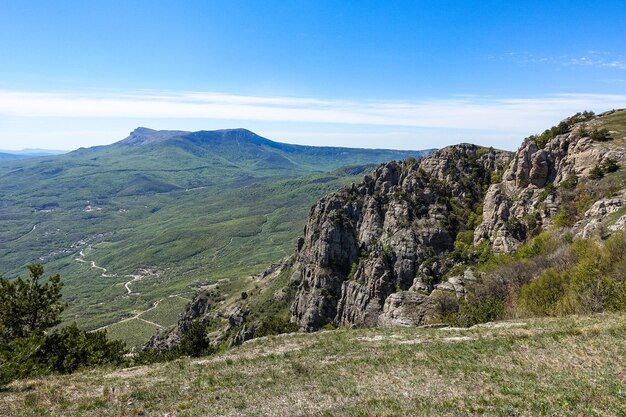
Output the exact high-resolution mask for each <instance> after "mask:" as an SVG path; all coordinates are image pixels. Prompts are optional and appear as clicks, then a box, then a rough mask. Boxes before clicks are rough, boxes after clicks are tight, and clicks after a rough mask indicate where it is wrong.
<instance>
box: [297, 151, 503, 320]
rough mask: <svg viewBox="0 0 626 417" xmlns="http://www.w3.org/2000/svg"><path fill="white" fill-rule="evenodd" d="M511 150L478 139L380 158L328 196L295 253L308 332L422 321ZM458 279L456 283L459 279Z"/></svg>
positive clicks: (299, 301) (299, 315) (428, 314)
mask: <svg viewBox="0 0 626 417" xmlns="http://www.w3.org/2000/svg"><path fill="white" fill-rule="evenodd" d="M509 158H510V153H508V152H504V151H497V150H494V149H487V148H481V147H478V146H475V145H468V144H461V145H457V146H451V147H448V148H444V149H442V150H441V151H439V152H437V153H435V154H434V155H432V156H430V157H428V158H425V159H423V160H421V161H419V162H418V161H415V160H408V161H405V162H391V163H388V164H385V165H382V166H380V167H379V168H378V169H377V170H376V171H375V173H374V174H373V176H371V177H370V176H367V177H365V179H364V180H363V182H362V183H361V184H359V185H354V184H353V185H352V187H347V188H344V189H342V190H340V191H338V192H336V193H333V194H331V195H329V196H327V197H326V198H323V199H321V200H320V201H319V202H318V203H317V204H316V205H315V206H314V207H313V208H312V209H311V212H310V215H309V220H308V222H307V225H306V227H305V233H304V238H303V240H302V241H301V242H300V243H299V245H298V246H299V248H298V252H297V253H296V264H295V267H294V269H295V272H294V274H293V277H292V282H293V283H294V284H296V285H298V290H297V293H296V300H295V302H294V304H293V307H292V313H293V319H294V320H295V321H296V322H297V323H299V324H300V325H301V327H302V328H303V329H304V330H306V331H313V330H317V329H319V328H321V327H322V326H324V325H325V324H327V323H331V324H334V325H349V326H376V325H400V324H401V325H408V324H421V323H424V322H425V321H426V320H427V319H428V318H432V311H433V309H432V306H433V299H432V298H429V297H428V293H429V292H430V291H431V290H433V289H434V285H435V284H437V283H439V282H440V280H441V278H442V277H443V275H444V274H445V273H446V272H447V271H448V270H449V268H450V267H451V266H452V264H451V263H450V260H449V259H447V258H446V255H447V254H449V253H450V252H451V251H452V250H453V249H454V248H453V244H454V241H455V239H456V235H457V233H458V232H459V231H460V230H462V229H463V228H465V223H466V222H467V220H468V219H467V218H466V217H467V216H468V215H470V214H471V213H473V212H474V210H475V209H476V207H477V205H479V204H480V203H481V202H482V199H483V195H484V192H485V190H486V189H487V186H488V185H489V183H490V181H491V174H492V172H498V171H499V170H502V169H503V167H504V166H505V165H506V163H507V162H508V160H509ZM450 285H454V284H453V283H451V284H450Z"/></svg>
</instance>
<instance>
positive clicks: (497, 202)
mask: <svg viewBox="0 0 626 417" xmlns="http://www.w3.org/2000/svg"><path fill="white" fill-rule="evenodd" d="M601 116H602V115H600V117H601ZM594 122H595V121H594V120H592V121H590V122H589V123H582V122H579V123H573V121H572V120H570V119H566V120H565V121H563V122H562V123H570V125H571V127H570V129H569V131H568V132H567V133H563V134H560V135H556V136H555V137H554V138H552V139H550V140H549V141H547V143H545V146H543V148H540V147H539V146H538V144H537V141H536V140H534V139H533V138H529V139H527V140H526V142H525V143H524V144H523V145H522V147H521V148H520V149H519V150H518V151H517V152H516V154H515V156H514V157H513V159H512V160H511V163H510V165H509V167H508V168H507V169H506V171H505V172H504V175H503V177H502V182H500V183H495V184H492V185H491V186H490V187H489V190H488V191H487V194H486V196H485V201H484V209H483V221H482V223H481V224H480V225H479V226H478V228H477V229H476V232H475V233H474V243H475V244H479V243H481V242H483V241H485V240H487V241H489V242H490V243H491V244H492V245H493V251H494V252H496V253H510V252H513V251H515V250H516V249H517V248H519V246H521V244H522V243H523V242H524V241H525V239H526V238H527V237H528V232H529V231H531V229H539V230H545V229H547V228H549V227H550V226H552V224H553V218H554V216H555V215H556V214H557V213H558V212H559V211H560V210H562V209H564V208H565V209H571V207H567V206H568V205H571V204H572V201H566V200H565V199H563V198H562V196H560V195H559V193H557V192H556V190H557V188H559V187H561V189H563V188H567V187H572V185H573V186H575V185H576V182H577V181H578V180H579V179H581V178H583V179H586V178H589V175H590V173H591V171H592V170H593V169H594V168H596V167H598V166H602V164H604V163H605V162H606V161H624V160H626V149H624V148H623V147H620V146H614V145H610V146H609V145H608V144H606V143H603V142H597V141H593V140H592V139H591V138H590V137H588V136H587V135H586V134H585V132H586V130H588V129H589V128H590V126H593V125H594ZM602 204H609V205H611V204H613V202H610V201H609V202H606V203H602ZM598 209H600V208H598ZM586 217H587V218H588V219H591V217H593V215H591V216H586ZM596 219H597V216H596ZM588 223H589V222H584V224H582V225H581V227H584V226H586V225H587V224H588ZM589 228H593V224H591V225H590V226H588V229H589Z"/></svg>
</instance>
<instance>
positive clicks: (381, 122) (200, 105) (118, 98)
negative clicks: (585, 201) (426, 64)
mask: <svg viewBox="0 0 626 417" xmlns="http://www.w3.org/2000/svg"><path fill="white" fill-rule="evenodd" d="M621 107H626V95H597V94H559V95H551V96H545V97H534V98H493V97H480V96H461V97H452V98H448V99H432V100H416V101H401V100H360V101H357V100H323V99H317V98H306V97H263V96H245V95H233V94H225V93H216V92H187V91H185V92H167V91H145V90H140V91H134V92H130V93H129V92H125V93H116V92H110V91H105V92H102V91H98V92H89V93H86V92H83V93H76V92H55V93H50V92H25V91H9V90H4V91H3V90H0V118H2V119H3V120H5V121H7V120H9V121H13V122H14V124H16V125H22V126H23V125H24V124H25V123H18V122H16V121H19V120H26V119H28V120H36V121H37V123H36V125H41V126H44V125H45V124H46V122H45V121H46V120H48V121H50V120H64V121H69V123H67V122H64V125H65V127H64V128H63V129H58V130H57V132H56V133H55V131H54V128H53V129H50V128H46V129H44V128H42V129H41V130H40V131H37V130H30V137H35V136H37V135H40V136H41V137H49V138H54V137H58V136H60V135H66V136H67V137H68V138H71V137H76V138H78V137H80V136H81V133H76V132H74V133H72V128H71V126H72V125H73V124H76V125H77V127H76V129H75V130H76V131H80V132H85V131H91V132H92V135H90V136H91V137H92V138H94V137H104V135H105V134H106V133H107V132H109V133H110V134H111V136H109V138H110V140H108V143H110V142H112V141H113V140H117V139H120V137H117V136H114V135H113V132H115V133H116V134H117V133H118V132H119V131H120V130H122V131H123V130H124V129H122V127H121V126H124V128H126V129H128V130H130V129H132V127H135V126H136V124H137V123H139V124H141V125H144V126H148V127H150V126H155V127H157V126H158V127H161V128H169V129H192V128H197V126H198V125H199V124H201V125H202V126H207V127H206V128H209V127H213V126H214V125H215V124H216V123H217V122H220V123H222V125H221V126H220V127H228V126H224V123H225V121H230V123H228V124H230V125H231V126H232V122H233V121H236V122H237V123H236V124H237V125H239V126H243V127H249V128H251V129H252V128H254V127H255V126H257V127H258V126H261V130H262V132H269V133H274V132H281V133H286V132H289V134H293V136H292V137H290V138H275V137H272V136H269V137H270V138H275V139H283V140H285V139H286V140H290V141H292V142H298V143H309V144H316V142H315V140H314V139H313V138H314V137H319V138H320V139H321V138H323V137H326V138H330V137H333V138H337V139H339V138H342V137H343V138H345V139H346V142H339V143H336V144H337V145H341V146H351V144H352V142H350V141H349V140H348V138H354V137H357V136H358V135H361V136H362V137H368V135H366V133H367V132H368V130H369V131H371V132H370V134H369V136H371V135H377V134H379V135H380V137H381V138H384V139H383V141H381V143H380V144H379V145H378V146H387V147H406V146H407V144H406V143H407V138H409V137H412V138H414V140H413V141H411V142H412V143H411V145H408V146H411V147H413V148H415V147H432V146H439V145H440V144H441V142H442V141H443V133H445V134H448V135H450V136H451V137H453V138H454V140H453V141H451V142H455V141H458V139H459V138H464V139H465V140H467V141H476V142H481V141H483V143H484V141H485V140H489V141H491V139H493V138H494V137H496V136H500V137H502V138H506V140H507V141H510V140H511V139H510V138H516V139H515V143H512V144H510V145H508V146H503V147H507V148H515V147H516V146H517V145H518V143H519V141H521V139H522V138H523V137H524V136H527V135H528V134H531V133H536V132H538V131H541V130H543V129H545V128H546V127H549V126H551V125H553V124H555V123H556V122H558V121H559V120H560V119H562V118H564V117H566V116H568V115H571V114H573V113H576V112H578V111H581V110H593V111H596V112H600V111H604V110H610V109H612V108H621ZM124 120H126V121H127V123H124ZM72 121H75V122H72ZM104 122H106V123H104ZM109 122H110V123H109ZM107 123H108V124H110V125H111V126H115V128H111V129H109V130H108V131H107V129H106V127H103V126H105V125H106V124H107ZM129 123H133V124H134V125H129ZM167 123H171V125H167ZM163 125H165V126H163ZM287 125H289V126H291V127H286V126H287ZM67 126H70V128H69V129H68V128H67ZM96 126H98V127H97V128H96ZM191 126H192V127H191ZM294 126H295V128H294ZM368 126H369V128H368ZM399 129H401V130H402V133H401V134H398V135H397V138H398V140H397V141H396V142H395V143H394V142H393V141H392V140H391V139H390V138H392V137H393V134H394V132H397V131H398V130H399ZM96 131H97V132H99V133H97V132H96ZM15 132H17V133H18V135H19V134H21V133H20V132H19V131H18V130H17V128H16V129H15ZM60 132H62V133H60ZM9 136H10V135H9V134H8V133H7V132H2V131H0V140H2V141H5V140H7V139H3V138H9ZM26 136H27V135H26ZM85 136H87V135H83V137H85ZM23 137H25V136H23ZM434 138H437V140H436V142H437V143H427V141H428V140H429V139H434ZM490 138H491V139H490ZM309 139H311V140H309ZM25 140H26V139H25ZM68 140H69V139H68ZM77 140H78V139H77ZM415 140H419V141H420V144H419V145H416V144H415ZM496 142H497V141H496ZM68 143H70V142H68ZM72 143H76V146H83V145H84V144H83V143H78V142H72ZM100 143H102V142H101V141H100ZM89 144H93V143H89ZM496 144H500V145H501V146H502V145H503V144H502V143H496ZM26 146H27V144H26ZM69 146H72V145H69ZM352 146H357V145H356V144H355V145H352Z"/></svg>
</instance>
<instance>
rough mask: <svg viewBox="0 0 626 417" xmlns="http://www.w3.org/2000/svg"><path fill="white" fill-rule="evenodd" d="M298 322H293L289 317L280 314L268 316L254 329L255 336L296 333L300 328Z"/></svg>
mask: <svg viewBox="0 0 626 417" xmlns="http://www.w3.org/2000/svg"><path fill="white" fill-rule="evenodd" d="M299 328H300V327H299V326H298V324H297V323H292V322H290V321H289V319H287V318H284V317H280V316H268V317H265V318H264V319H263V321H261V324H260V325H259V327H257V328H256V330H255V331H254V337H263V336H270V335H276V334H282V333H294V332H297V331H298V330H299Z"/></svg>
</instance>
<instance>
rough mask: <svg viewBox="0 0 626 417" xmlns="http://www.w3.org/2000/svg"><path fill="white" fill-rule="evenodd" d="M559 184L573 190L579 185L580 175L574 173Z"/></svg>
mask: <svg viewBox="0 0 626 417" xmlns="http://www.w3.org/2000/svg"><path fill="white" fill-rule="evenodd" d="M559 185H560V186H561V187H563V188H564V189H566V190H573V189H574V188H576V186H577V185H578V177H577V176H576V174H572V175H570V176H569V177H567V178H565V179H564V180H563V181H562V182H561V184H559Z"/></svg>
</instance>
